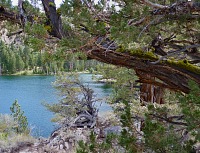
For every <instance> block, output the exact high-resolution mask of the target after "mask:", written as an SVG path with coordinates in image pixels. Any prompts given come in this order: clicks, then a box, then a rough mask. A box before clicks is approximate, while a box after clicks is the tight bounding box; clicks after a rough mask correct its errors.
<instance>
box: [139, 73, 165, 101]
mask: <svg viewBox="0 0 200 153" xmlns="http://www.w3.org/2000/svg"><path fill="white" fill-rule="evenodd" d="M144 77H145V78H148V79H151V80H155V78H154V77H151V76H149V75H146V76H144ZM163 96H164V88H162V87H159V86H155V85H152V84H148V83H142V84H141V88H140V101H141V103H143V102H151V103H158V104H163V103H164V97H163Z"/></svg>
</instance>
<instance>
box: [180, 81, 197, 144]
mask: <svg viewBox="0 0 200 153" xmlns="http://www.w3.org/2000/svg"><path fill="white" fill-rule="evenodd" d="M189 86H190V88H191V91H190V93H189V94H187V95H185V96H182V95H179V102H180V106H181V108H182V110H181V111H182V113H183V115H184V116H185V118H184V120H185V121H186V123H187V130H188V131H190V132H191V134H192V136H193V137H195V140H196V141H198V142H200V127H199V125H200V120H199V118H200V87H199V85H198V84H196V83H195V82H194V81H190V82H189Z"/></svg>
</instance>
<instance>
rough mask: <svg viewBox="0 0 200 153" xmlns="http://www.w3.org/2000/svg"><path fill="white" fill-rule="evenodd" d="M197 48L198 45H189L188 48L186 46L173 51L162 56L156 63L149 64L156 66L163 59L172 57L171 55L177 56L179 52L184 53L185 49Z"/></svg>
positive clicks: (199, 45)
mask: <svg viewBox="0 0 200 153" xmlns="http://www.w3.org/2000/svg"><path fill="white" fill-rule="evenodd" d="M197 47H200V44H196V45H190V46H187V47H185V48H183V49H181V50H176V51H173V52H171V51H170V52H171V53H169V54H167V55H165V56H162V57H161V58H159V59H158V60H157V61H155V62H150V63H151V64H158V63H159V62H160V61H162V60H163V59H165V58H167V57H170V56H173V55H176V54H179V53H181V52H184V51H186V50H187V49H190V48H197Z"/></svg>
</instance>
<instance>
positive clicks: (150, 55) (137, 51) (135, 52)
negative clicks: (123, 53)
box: [130, 49, 158, 60]
mask: <svg viewBox="0 0 200 153" xmlns="http://www.w3.org/2000/svg"><path fill="white" fill-rule="evenodd" d="M130 54H131V55H133V56H137V57H139V58H144V59H149V60H157V59H158V57H157V56H156V55H155V54H154V53H153V52H152V51H148V52H144V51H142V50H141V49H134V50H131V51H130Z"/></svg>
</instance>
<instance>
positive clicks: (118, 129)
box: [103, 126, 122, 136]
mask: <svg viewBox="0 0 200 153" xmlns="http://www.w3.org/2000/svg"><path fill="white" fill-rule="evenodd" d="M121 131H122V127H121V126H111V127H107V128H105V129H104V130H103V134H104V135H105V136H107V135H108V134H112V133H113V134H116V135H120V133H121Z"/></svg>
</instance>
